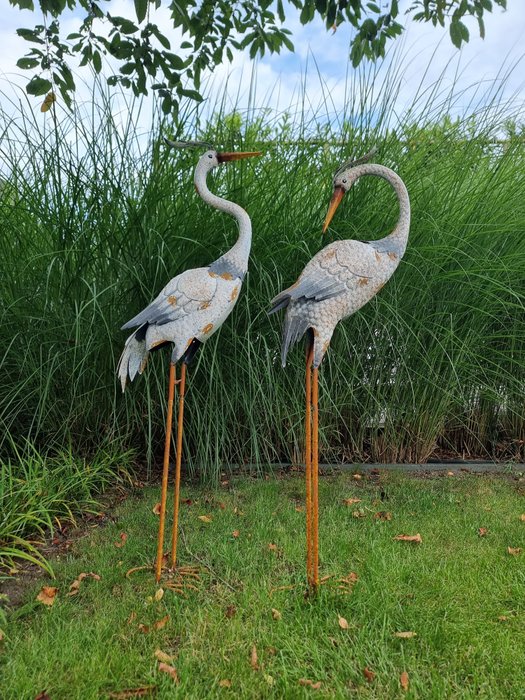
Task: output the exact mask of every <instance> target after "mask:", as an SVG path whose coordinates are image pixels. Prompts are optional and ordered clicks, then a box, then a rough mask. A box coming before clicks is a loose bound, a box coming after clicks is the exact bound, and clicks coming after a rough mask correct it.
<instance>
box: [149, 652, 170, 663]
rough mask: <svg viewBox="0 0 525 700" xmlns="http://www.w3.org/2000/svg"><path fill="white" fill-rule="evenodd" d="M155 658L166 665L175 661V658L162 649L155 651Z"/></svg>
mask: <svg viewBox="0 0 525 700" xmlns="http://www.w3.org/2000/svg"><path fill="white" fill-rule="evenodd" d="M153 656H154V657H155V658H156V659H158V660H159V661H162V662H163V663H165V664H170V663H171V662H172V661H173V656H170V655H169V654H166V653H165V652H164V651H162V649H155V651H154V653H153Z"/></svg>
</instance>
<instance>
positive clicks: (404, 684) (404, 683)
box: [399, 671, 409, 692]
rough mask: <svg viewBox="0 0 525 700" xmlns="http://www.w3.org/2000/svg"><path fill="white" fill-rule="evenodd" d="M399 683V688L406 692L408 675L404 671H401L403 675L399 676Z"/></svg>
mask: <svg viewBox="0 0 525 700" xmlns="http://www.w3.org/2000/svg"><path fill="white" fill-rule="evenodd" d="M399 682H400V683H401V688H403V690H404V691H405V692H406V691H407V690H408V686H409V679H408V673H407V672H406V671H403V673H402V674H401V675H400V676H399Z"/></svg>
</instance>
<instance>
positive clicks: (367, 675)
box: [363, 666, 376, 683]
mask: <svg viewBox="0 0 525 700" xmlns="http://www.w3.org/2000/svg"><path fill="white" fill-rule="evenodd" d="M363 675H364V677H365V678H366V680H367V681H368V682H369V683H371V682H372V681H373V680H374V678H375V677H376V674H375V673H374V672H373V671H371V670H370V669H369V668H368V666H365V668H364V669H363Z"/></svg>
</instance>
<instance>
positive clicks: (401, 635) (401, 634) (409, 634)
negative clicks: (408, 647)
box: [394, 632, 417, 639]
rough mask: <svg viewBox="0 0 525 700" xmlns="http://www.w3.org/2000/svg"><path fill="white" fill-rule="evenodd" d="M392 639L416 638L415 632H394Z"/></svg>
mask: <svg viewBox="0 0 525 700" xmlns="http://www.w3.org/2000/svg"><path fill="white" fill-rule="evenodd" d="M394 637H397V638H398V639H412V637H417V632H394Z"/></svg>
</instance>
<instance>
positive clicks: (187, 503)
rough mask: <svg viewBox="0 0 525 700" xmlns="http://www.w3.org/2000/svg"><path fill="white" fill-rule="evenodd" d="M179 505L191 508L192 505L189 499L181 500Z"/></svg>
mask: <svg viewBox="0 0 525 700" xmlns="http://www.w3.org/2000/svg"><path fill="white" fill-rule="evenodd" d="M181 503H184V505H185V506H192V505H193V501H192V500H191V498H183V499H181Z"/></svg>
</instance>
